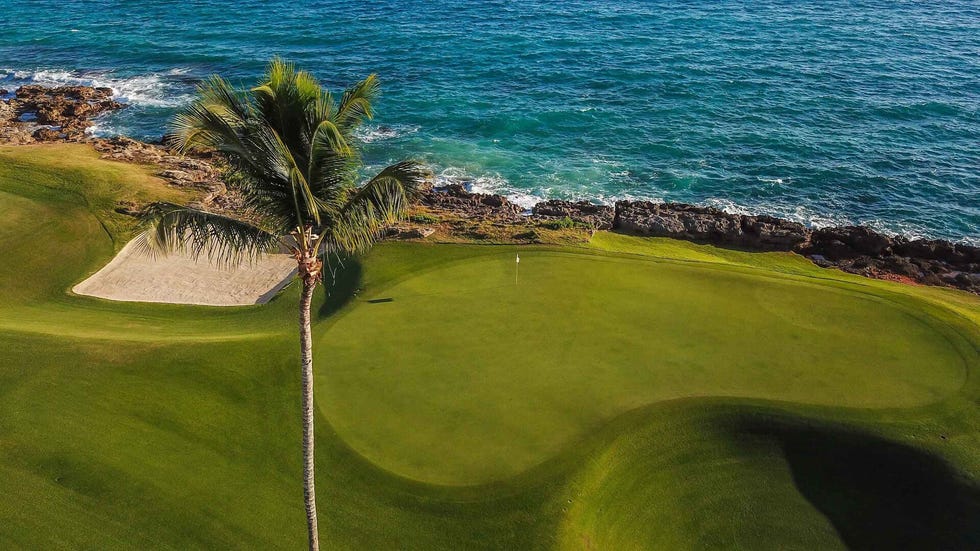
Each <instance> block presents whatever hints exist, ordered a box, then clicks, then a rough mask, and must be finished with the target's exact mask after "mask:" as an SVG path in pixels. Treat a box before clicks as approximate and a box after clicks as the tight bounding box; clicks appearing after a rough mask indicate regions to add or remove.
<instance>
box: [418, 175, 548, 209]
mask: <svg viewBox="0 0 980 551" xmlns="http://www.w3.org/2000/svg"><path fill="white" fill-rule="evenodd" d="M449 184H461V185H463V186H464V187H465V188H466V189H467V190H468V191H470V192H471V193H489V194H496V195H503V196H504V197H506V198H507V200H508V201H510V202H511V203H514V204H515V205H518V206H520V207H521V208H523V209H525V210H531V208H533V207H534V205H536V204H538V203H540V202H541V201H544V198H542V197H540V196H538V195H535V194H533V193H530V192H528V191H527V190H522V189H519V188H516V187H513V186H512V185H511V183H510V182H509V181H507V179H506V178H504V177H502V176H500V175H499V174H481V175H476V176H474V175H472V174H470V173H469V172H468V171H467V170H466V169H464V168H460V167H447V168H444V169H442V170H441V171H439V172H438V173H436V175H435V185H436V186H446V185H449Z"/></svg>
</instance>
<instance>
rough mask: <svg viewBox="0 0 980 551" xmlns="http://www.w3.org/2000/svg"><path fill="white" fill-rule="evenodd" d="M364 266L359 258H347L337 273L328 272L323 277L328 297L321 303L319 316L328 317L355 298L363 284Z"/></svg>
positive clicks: (318, 311)
mask: <svg viewBox="0 0 980 551" xmlns="http://www.w3.org/2000/svg"><path fill="white" fill-rule="evenodd" d="M362 273H363V267H362V265H361V261H360V260H358V259H357V258H345V259H344V262H343V267H338V269H337V271H336V272H335V274H333V275H332V274H330V273H329V272H327V273H326V274H324V278H323V289H324V291H325V293H324V295H321V297H322V296H325V297H326V298H325V299H323V302H321V303H320V307H319V309H318V310H317V316H318V317H319V318H320V319H324V318H327V317H329V316H331V315H333V314H334V313H336V312H337V311H338V310H340V309H341V308H343V307H344V306H345V305H346V304H347V303H348V302H350V301H351V300H353V299H354V296H355V293H356V292H357V289H358V287H359V286H360V284H361V275H362Z"/></svg>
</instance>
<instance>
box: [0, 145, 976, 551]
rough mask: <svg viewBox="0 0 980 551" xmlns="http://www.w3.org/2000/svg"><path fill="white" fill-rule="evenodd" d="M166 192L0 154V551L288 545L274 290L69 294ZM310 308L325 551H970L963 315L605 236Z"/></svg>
mask: <svg viewBox="0 0 980 551" xmlns="http://www.w3.org/2000/svg"><path fill="white" fill-rule="evenodd" d="M175 194H176V195H179V193H178V192H176V191H174V190H172V189H169V188H167V187H166V186H165V185H164V184H163V183H162V182H160V181H159V180H157V179H155V178H153V177H152V176H151V175H150V174H149V173H148V172H145V171H143V170H141V169H138V168H133V167H131V166H129V165H122V164H117V163H111V162H107V161H101V160H99V159H98V158H97V155H96V154H95V153H94V152H92V151H91V150H90V149H89V148H88V147H87V146H84V145H63V146H51V147H47V146H45V147H20V148H0V212H2V213H3V216H2V217H0V247H2V252H3V256H4V259H3V260H4V261H3V262H2V263H0V495H3V496H4V499H3V500H0V548H2V549H22V548H24V549H28V548H29V549H33V548H46V549H77V548H92V549H131V548H161V549H194V548H262V549H294V548H297V547H301V546H302V545H304V542H305V541H306V540H305V526H304V522H303V519H304V517H303V514H304V513H303V507H302V482H301V474H302V470H301V462H300V459H301V457H300V453H299V442H300V411H299V369H298V356H299V355H298V344H297V342H296V341H297V338H296V335H295V327H294V326H295V320H296V301H297V293H296V289H295V288H292V287H289V288H287V289H285V290H284V291H283V292H282V293H280V295H279V296H278V297H277V298H276V299H274V300H273V301H272V302H270V303H269V304H266V305H263V306H249V307H234V308H208V307H198V306H174V305H163V304H127V303H116V302H110V301H105V300H100V299H95V298H91V297H80V296H75V295H72V294H71V293H70V291H69V289H71V287H72V286H73V285H74V284H76V283H77V282H79V281H81V280H82V279H84V278H85V277H86V276H87V275H89V274H91V273H93V272H94V271H96V270H98V269H99V268H100V267H101V266H102V265H104V264H105V262H107V261H108V260H109V259H110V258H111V257H112V255H113V254H114V253H115V252H116V251H117V250H118V249H119V248H120V247H121V245H122V244H124V243H125V242H126V241H127V240H128V239H129V238H130V237H131V235H132V231H133V229H134V228H133V221H132V220H131V219H130V218H128V217H125V216H123V215H120V214H118V213H116V212H115V210H114V208H115V206H116V203H117V201H119V200H148V199H153V198H166V199H169V200H179V199H180V197H179V196H176V195H175ZM518 251H519V252H520V255H521V260H522V261H521V264H520V276H519V278H518V281H517V282H516V283H515V280H514V276H515V262H514V259H515V258H514V257H515V254H516V253H517V252H518ZM331 283H332V285H331V286H330V288H329V289H330V296H329V297H327V296H326V294H320V295H319V297H318V301H319V302H318V304H317V309H318V311H319V316H318V322H317V324H316V326H315V328H314V332H315V337H316V349H315V353H316V356H315V357H316V375H317V388H316V399H317V404H318V411H319V415H318V418H317V490H318V500H319V503H320V529H321V533H322V540H323V541H324V546H325V548H329V549H644V548H658V549H706V548H716V549H731V548H744V549H773V548H779V549H793V548H795V549H814V548H819V549H846V548H851V549H881V548H900V547H909V548H937V549H976V548H980V523H977V522H976V519H977V518H980V474H978V473H980V412H978V408H977V407H976V406H977V403H978V402H980V383H978V380H980V379H978V376H977V370H978V366H980V358H978V347H980V300H978V299H977V297H975V296H972V295H967V294H965V293H962V292H957V291H951V290H947V289H938V288H925V287H909V286H902V285H898V284H894V283H889V282H882V281H874V280H868V279H863V278H858V277H856V276H851V275H847V274H843V273H840V272H837V271H833V270H824V269H820V268H817V267H815V266H813V265H812V264H811V263H809V262H808V261H806V260H805V259H802V258H800V257H797V256H794V255H789V254H778V253H767V254H753V253H745V252H739V251H731V250H725V249H718V248H714V247H709V246H699V245H693V244H690V243H683V242H678V241H671V240H661V239H643V238H634V237H628V236H622V235H616V234H610V233H599V234H597V235H596V236H595V237H594V238H593V239H592V241H591V242H590V243H589V244H588V245H586V246H581V247H570V246H567V247H550V248H549V247H522V248H520V249H517V248H514V247H505V246H477V245H430V244H419V243H390V244H383V245H381V246H379V247H377V248H376V249H375V250H374V251H373V252H372V253H370V254H369V255H368V256H367V257H366V258H364V259H361V260H351V261H348V262H347V265H346V269H345V270H344V271H342V272H341V273H339V274H338V276H337V280H336V281H335V282H331Z"/></svg>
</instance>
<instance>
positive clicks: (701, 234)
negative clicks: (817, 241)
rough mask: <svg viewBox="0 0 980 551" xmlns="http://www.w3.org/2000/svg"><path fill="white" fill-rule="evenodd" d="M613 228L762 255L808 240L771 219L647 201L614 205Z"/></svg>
mask: <svg viewBox="0 0 980 551" xmlns="http://www.w3.org/2000/svg"><path fill="white" fill-rule="evenodd" d="M613 227H615V228H616V229H619V230H622V231H625V232H628V233H635V234H639V235H649V236H652V237H673V238H675V239H686V240H689V241H696V242H699V243H713V244H716V245H730V246H737V247H743V248H750V249H755V250H765V251H790V250H793V248H794V247H797V246H799V245H800V244H801V243H804V242H806V240H807V238H808V236H809V231H808V230H807V228H806V227H804V226H803V225H802V224H798V223H796V222H790V221H789V220H782V219H779V218H774V217H772V216H745V215H739V214H729V213H727V212H724V211H722V210H719V209H716V208H711V207H698V206H695V205H688V204H684V203H653V202H650V201H619V202H618V203H616V213H615V219H614V223H613Z"/></svg>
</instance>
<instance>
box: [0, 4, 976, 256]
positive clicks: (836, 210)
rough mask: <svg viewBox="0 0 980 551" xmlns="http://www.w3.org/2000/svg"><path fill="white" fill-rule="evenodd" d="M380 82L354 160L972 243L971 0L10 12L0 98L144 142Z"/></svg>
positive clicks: (61, 7) (521, 190)
mask: <svg viewBox="0 0 980 551" xmlns="http://www.w3.org/2000/svg"><path fill="white" fill-rule="evenodd" d="M276 54H279V55H282V56H284V57H286V58H288V59H290V60H293V61H295V62H296V63H297V64H299V65H300V66H302V67H303V68H306V69H308V70H310V71H312V72H313V73H315V74H316V75H317V76H319V77H320V78H321V80H322V81H323V83H324V84H325V85H327V86H329V87H331V88H334V89H340V88H341V87H343V86H344V85H346V84H348V83H350V82H353V81H355V80H357V79H360V78H363V77H364V76H365V75H367V74H369V73H372V72H374V73H378V75H379V76H380V78H381V80H382V82H383V91H384V96H383V97H382V99H381V100H380V102H379V104H378V105H377V108H378V116H377V118H376V120H375V121H374V122H372V123H371V124H370V125H368V126H367V127H366V128H365V129H364V132H363V133H362V135H361V137H362V138H363V140H364V141H365V142H366V143H367V161H368V162H369V164H370V165H372V166H375V165H376V166H381V165H383V164H385V163H387V162H389V161H393V160H396V159H401V158H406V157H412V158H418V159H423V160H425V161H427V162H429V163H430V164H431V165H432V166H433V167H434V169H435V170H436V172H437V174H438V175H439V177H440V178H441V179H443V180H444V181H450V180H457V181H464V182H466V183H468V184H470V185H472V186H473V187H474V188H475V189H477V190H483V191H493V192H498V193H504V194H506V195H508V196H510V197H511V198H512V199H514V200H515V201H517V202H519V203H521V204H523V205H525V206H530V205H531V204H533V203H534V202H536V201H538V200H541V199H542V198H553V197H554V198H572V199H579V198H585V199H591V200H596V201H603V202H612V201H615V200H617V199H621V198H631V199H636V198H644V199H652V200H670V201H686V202H693V203H698V204H706V205H714V206H717V207H721V208H723V209H726V210H729V211H733V212H748V213H769V214H776V215H779V216H784V217H788V218H791V219H795V220H798V221H802V222H805V223H807V224H812V225H818V226H819V225H827V224H845V223H863V224H869V225H871V226H874V227H876V228H878V229H881V230H884V231H888V232H893V233H900V234H904V235H908V236H928V237H941V238H947V239H952V240H957V241H966V242H972V243H980V1H978V0H944V1H942V2H920V1H895V2H870V1H860V0H858V1H849V2H833V1H827V2H802V1H797V0H787V1H774V0H760V1H745V2H736V1H729V0H688V1H660V0H646V1H632V0H616V1H599V0H595V1H576V0H571V1H557V0H555V1H545V0H525V1H522V2H503V1H484V2H477V1H472V2H471V1H463V0H429V1H414V0H378V1H375V2H341V1H330V0H328V1H323V2H310V3H303V2H282V1H268V2H262V3H258V2H256V3H250V4H249V3H239V4H235V5H232V4H229V3H226V2H218V1H204V0H181V1H176V0H155V1H152V2H151V1H145V2H129V1H115V2H110V1H105V0H102V1H99V0H92V1H68V0H61V1H22V0H5V2H4V3H3V9H2V10H0V88H8V89H9V88H12V87H15V86H17V85H18V84H23V83H27V82H41V83H47V84H59V83H85V84H95V85H104V86H110V87H112V88H113V89H114V90H115V91H116V95H117V96H118V97H119V98H121V99H122V100H124V101H127V102H129V103H130V104H131V107H130V108H129V109H126V110H124V111H122V112H120V113H117V114H114V115H111V116H110V117H108V118H106V119H104V120H101V121H99V126H98V127H97V129H96V132H97V133H100V134H127V135H132V136H136V137H143V138H156V137H159V136H160V135H161V134H162V133H163V132H164V131H165V128H166V124H167V120H168V119H169V117H171V116H172V115H173V113H174V112H175V110H176V109H178V108H179V107H180V106H181V105H183V104H185V103H186V102H187V101H188V100H189V98H191V97H192V94H193V91H194V86H195V83H196V82H197V81H198V80H199V79H201V78H202V77H205V76H207V75H209V74H211V73H220V74H222V75H224V76H227V77H229V78H231V79H232V80H233V81H235V82H241V83H244V84H248V83H251V82H253V80H254V79H255V78H256V77H257V76H258V75H260V74H261V72H262V69H263V66H264V64H265V62H266V61H267V60H268V59H269V58H270V57H271V56H273V55H276Z"/></svg>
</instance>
